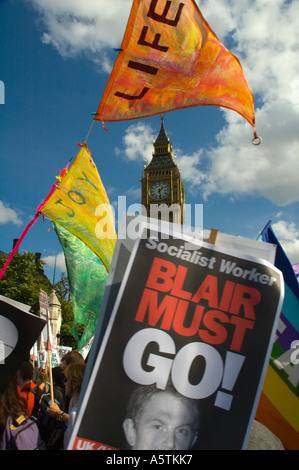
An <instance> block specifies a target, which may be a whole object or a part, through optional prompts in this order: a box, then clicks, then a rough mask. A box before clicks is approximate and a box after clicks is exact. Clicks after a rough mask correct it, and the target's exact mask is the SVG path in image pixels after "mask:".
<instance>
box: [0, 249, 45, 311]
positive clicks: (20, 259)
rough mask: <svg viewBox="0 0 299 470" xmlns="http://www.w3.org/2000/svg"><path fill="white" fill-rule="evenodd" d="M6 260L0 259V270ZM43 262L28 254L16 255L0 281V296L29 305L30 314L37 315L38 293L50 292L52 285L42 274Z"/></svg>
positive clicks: (32, 254)
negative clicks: (41, 291) (42, 291)
mask: <svg viewBox="0 0 299 470" xmlns="http://www.w3.org/2000/svg"><path fill="white" fill-rule="evenodd" d="M5 261H6V258H1V259H0V268H2V267H3V265H4V263H5ZM43 264H44V263H43V261H41V260H40V258H39V257H38V256H37V255H36V254H34V253H30V252H25V253H24V254H20V253H16V254H15V255H14V257H13V258H12V260H11V262H10V264H9V266H8V268H7V269H6V271H5V274H4V275H3V277H2V279H1V280H0V294H1V295H4V296H5V297H9V298H10V299H13V300H17V301H18V302H22V303H24V304H27V305H30V307H31V309H30V312H31V313H34V314H35V315H39V291H40V289H42V290H44V291H45V292H51V289H52V284H51V282H50V281H49V279H48V278H47V277H46V276H45V275H44V274H43Z"/></svg>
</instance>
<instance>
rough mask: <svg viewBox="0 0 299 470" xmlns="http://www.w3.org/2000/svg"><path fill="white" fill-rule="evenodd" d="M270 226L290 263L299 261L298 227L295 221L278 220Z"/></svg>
mask: <svg viewBox="0 0 299 470" xmlns="http://www.w3.org/2000/svg"><path fill="white" fill-rule="evenodd" d="M272 228H273V230H274V233H275V235H276V237H277V239H278V240H279V242H280V244H281V246H282V247H283V249H284V251H285V253H286V255H287V256H288V258H289V260H290V261H291V263H293V264H295V263H299V229H298V228H297V227H296V225H295V223H294V222H291V223H287V222H286V221H284V220H279V221H278V222H275V223H273V224H272Z"/></svg>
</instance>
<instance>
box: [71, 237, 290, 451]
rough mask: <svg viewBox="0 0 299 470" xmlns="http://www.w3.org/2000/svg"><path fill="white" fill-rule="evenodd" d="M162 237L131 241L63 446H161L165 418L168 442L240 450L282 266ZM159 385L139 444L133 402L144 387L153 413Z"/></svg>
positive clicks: (268, 341) (271, 330)
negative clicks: (171, 427)
mask: <svg viewBox="0 0 299 470" xmlns="http://www.w3.org/2000/svg"><path fill="white" fill-rule="evenodd" d="M162 235H163V233H162V232H161V231H160V232H159V233H158V234H157V235H156V236H153V234H151V235H150V237H147V236H141V237H139V238H137V240H136V242H135V245H134V248H133V250H132V254H131V257H130V260H129V263H128V266H127V269H126V272H125V275H124V277H123V281H122V284H121V286H120V289H119V292H118V296H117V299H116V301H115V304H114V306H113V309H112V314H111V316H110V320H109V323H108V326H107V328H106V330H105V334H104V335H103V341H102V343H101V346H100V349H99V352H98V355H97V357H96V358H95V362H94V367H93V372H92V374H91V375H90V378H89V383H88V386H87V387H86V390H85V391H84V397H83V399H82V400H81V404H80V409H79V412H78V416H77V420H76V423H75V427H74V432H73V435H72V438H71V441H70V445H69V448H72V449H93V450H98V449H139V450H161V449H166V448H168V449H169V447H166V444H165V442H163V438H162V435H163V432H162V429H166V427H167V426H166V424H165V423H164V421H165V422H166V421H167V420H170V419H172V422H175V423H176V431H175V433H174V435H176V436H177V437H176V440H175V439H174V440H173V443H172V447H171V448H172V449H176V450H185V449H190V448H193V449H198V450H199V449H243V448H246V444H247V440H248V437H249V433H250V429H251V425H252V422H253V419H254V414H255V410H256V407H257V403H258V399H259V395H260V392H261V387H262V383H263V379H264V374H265V371H266V368H267V365H268V362H269V355H270V352H271V346H272V342H273V337H274V334H275V331H276V325H277V321H278V316H279V313H280V308H281V304H282V301H283V283H282V276H281V273H280V271H278V270H277V269H276V268H275V267H274V266H273V265H272V264H271V263H269V262H268V261H266V260H264V259H261V258H257V257H254V256H250V255H248V254H244V253H243V252H242V251H238V250H232V249H228V248H223V247H221V246H218V245H210V244H208V243H206V242H202V243H200V244H196V241H195V240H194V239H190V238H189V237H188V236H186V235H184V234H182V233H180V234H174V235H175V236H174V237H173V236H170V237H168V238H164V237H163V236H162ZM243 243H244V242H243ZM116 268H117V267H116ZM169 385H171V388H172V390H171V391H170V389H169V388H168V387H169ZM136 389H139V390H138V391H136ZM157 391H158V395H159V400H160V404H159V406H160V412H159V416H155V417H154V418H150V422H151V430H150V431H149V428H146V433H145V434H146V435H147V442H146V443H145V442H142V439H141V437H140V432H141V433H142V429H140V427H141V426H140V423H141V422H142V419H141V415H138V419H137V421H136V416H135V415H136V412H137V408H138V401H141V397H142V394H141V393H147V405H146V406H145V407H142V408H141V409H143V411H146V412H147V413H148V414H150V413H154V410H155V406H158V405H157V403H156V405H155V404H154V401H153V395H152V394H153V393H154V392H157ZM138 393H139V395H138ZM134 394H135V395H134ZM163 394H167V403H168V404H171V410H168V411H167V406H166V405H165V404H164V408H163V412H162V411H161V406H162V399H163ZM132 396H133V402H134V407H133V408H135V409H134V410H132V409H131V410H130V407H127V405H128V403H129V402H130V397H132ZM178 398H179V401H177V400H178ZM131 400H132V398H131ZM190 406H191V411H188V410H190V408H189V407H190ZM95 410H96V411H95ZM170 411H172V412H173V413H174V412H175V411H178V412H179V414H178V415H177V416H176V417H174V416H172V417H170V416H169V413H168V412H170ZM129 412H130V413H131V414H127V413H129ZM183 412H184V413H183ZM134 413H135V414H134ZM167 413H168V414H167ZM191 417H192V418H194V417H196V423H194V421H193V422H192V424H191V423H190V422H189V420H188V419H187V418H191ZM148 419H149V416H148ZM144 426H145V425H144ZM143 430H145V427H144V428H143ZM139 431H140V432H139ZM164 434H165V433H164ZM151 435H152V440H150V438H149V436H151ZM183 436H186V439H183ZM187 436H188V438H187ZM167 445H168V446H169V445H170V444H167Z"/></svg>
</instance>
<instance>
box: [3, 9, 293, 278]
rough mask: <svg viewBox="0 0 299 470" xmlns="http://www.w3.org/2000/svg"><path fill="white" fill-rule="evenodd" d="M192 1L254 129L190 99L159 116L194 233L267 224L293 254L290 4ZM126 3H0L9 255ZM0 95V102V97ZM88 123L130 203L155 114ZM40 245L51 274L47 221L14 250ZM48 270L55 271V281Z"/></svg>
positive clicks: (64, 153) (83, 130)
mask: <svg viewBox="0 0 299 470" xmlns="http://www.w3.org/2000/svg"><path fill="white" fill-rule="evenodd" d="M197 3H198V5H199V8H200V9H201V12H202V14H203V16H204V17H205V19H206V20H207V21H208V23H209V24H210V26H211V28H212V29H213V30H214V32H215V33H216V34H217V35H218V37H219V39H220V40H221V42H223V44H224V45H225V46H226V47H227V48H228V49H229V50H230V51H231V52H233V53H234V54H235V55H236V56H237V57H238V58H239V59H240V61H241V64H242V66H243V69H244V72H245V75H246V77H247V79H248V81H249V84H250V86H251V89H252V92H253V94H254V96H255V104H256V115H257V132H258V134H259V135H261V136H262V138H263V143H262V145H260V146H258V147H255V146H253V145H252V143H251V139H252V128H251V126H250V125H249V124H248V122H247V121H245V119H243V118H241V117H240V116H239V115H238V114H237V113H235V112H233V111H228V110H224V109H221V108H218V107H200V106H199V107H196V108H188V109H185V110H179V111H173V112H169V113H166V114H165V115H164V124H165V129H166V132H167V135H168V137H169V138H170V142H171V144H172V147H173V151H174V154H175V155H176V157H177V163H178V166H179V168H180V169H181V172H182V176H183V180H184V183H185V188H186V203H188V204H191V205H192V207H195V204H203V224H204V228H206V229H209V228H212V227H215V228H218V229H219V230H220V231H222V232H224V233H228V234H232V235H240V236H243V237H247V238H251V239H256V237H257V236H258V234H259V232H260V231H261V230H262V228H263V227H264V226H265V225H266V223H267V222H268V220H270V219H271V220H272V222H273V227H274V229H275V233H276V235H277V236H278V238H279V239H280V241H281V243H282V245H283V247H284V249H285V251H286V252H287V254H288V256H289V258H290V260H291V261H292V262H293V263H295V262H296V263H298V262H299V220H298V213H299V211H298V208H299V184H298V163H297V162H298V154H299V137H298V128H299V61H298V50H299V47H298V46H299V44H298V30H299V5H298V2H296V1H283V0H275V1H273V0H271V1H270V0H242V2H240V1H239V0H213V1H212V0H202V1H199V0H198V1H197ZM131 5H132V1H130V0H109V2H108V1H106V0H63V1H61V0H59V1H58V0H24V1H21V2H20V1H18V0H4V1H3V0H2V1H1V0H0V25H1V28H0V30H1V48H0V81H1V82H2V83H3V84H4V87H5V103H4V104H2V102H3V100H2V101H1V100H0V103H1V104H0V143H1V145H0V159H1V173H0V174H1V186H0V250H2V251H5V252H7V253H8V252H10V251H11V249H12V243H13V239H14V238H19V236H20V235H21V233H22V231H23V230H24V228H25V226H26V225H27V223H28V222H29V221H30V220H31V219H32V218H33V216H34V214H35V210H36V208H37V207H38V205H39V204H40V203H41V202H42V200H43V199H44V198H45V197H46V196H47V194H48V192H49V191H50V189H51V187H52V184H53V183H54V182H55V181H56V178H55V177H56V175H58V174H59V170H62V169H63V168H64V166H65V165H66V164H67V162H68V161H69V160H70V159H71V158H73V159H74V158H75V156H76V155H77V153H78V151H79V147H78V146H77V142H81V143H82V142H83V141H84V139H85V137H86V135H87V132H88V130H89V127H90V125H91V122H92V116H91V113H93V112H95V111H96V110H97V107H98V104H99V102H100V99H101V96H102V94H103V92H104V89H105V86H106V83H107V81H108V78H109V73H110V71H111V67H112V66H113V63H114V61H115V59H116V54H117V53H116V52H114V51H113V48H117V47H120V44H121V41H122V37H123V34H124V31H125V27H126V22H127V19H128V16H129V12H130V7H131ZM0 98H1V97H0ZM106 126H107V128H108V130H109V132H105V131H104V130H103V129H102V126H101V124H100V123H95V124H94V125H93V127H92V130H91V133H90V135H89V137H88V141H87V143H88V147H89V149H90V150H91V154H92V157H93V160H94V162H95V164H96V166H97V169H98V171H99V174H100V176H101V178H102V181H103V183H104V185H105V188H106V191H107V194H108V197H109V200H110V203H111V204H112V205H113V206H114V207H115V209H116V214H117V201H118V197H119V196H126V197H127V206H129V205H130V204H133V203H139V202H140V199H141V193H140V191H141V190H140V179H141V175H142V168H143V165H144V159H147V160H149V159H150V158H151V152H152V143H153V139H154V138H155V137H156V136H157V134H158V132H159V128H160V117H159V116H155V117H149V118H145V119H140V120H134V121H126V122H121V123H107V124H106ZM25 250H28V251H32V252H40V253H41V254H42V258H43V259H44V260H46V261H47V268H46V273H47V275H48V276H49V278H50V279H51V280H52V278H53V262H54V259H55V256H56V255H58V256H57V265H58V266H60V263H61V261H62V260H63V256H62V249H61V246H60V244H59V242H58V239H57V237H56V234H55V232H54V230H53V229H52V228H51V223H50V222H49V221H48V220H46V221H43V220H42V218H40V219H39V220H38V221H37V222H36V223H35V225H34V226H33V227H32V228H31V229H30V231H29V232H28V234H27V235H26V237H25V239H24V241H23V242H22V244H21V247H20V251H21V252H23V251H25ZM59 275H60V270H58V269H57V271H56V280H58V278H59Z"/></svg>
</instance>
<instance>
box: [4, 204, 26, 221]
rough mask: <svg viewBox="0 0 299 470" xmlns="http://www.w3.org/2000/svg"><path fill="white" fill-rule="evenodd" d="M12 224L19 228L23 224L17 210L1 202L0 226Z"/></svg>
mask: <svg viewBox="0 0 299 470" xmlns="http://www.w3.org/2000/svg"><path fill="white" fill-rule="evenodd" d="M10 222H11V223H13V224H15V225H18V226H19V225H22V223H23V222H22V220H21V219H20V218H19V215H18V214H17V212H16V211H15V210H13V209H11V208H10V207H9V206H8V205H6V204H4V203H3V202H2V201H0V224H8V223H10Z"/></svg>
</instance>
